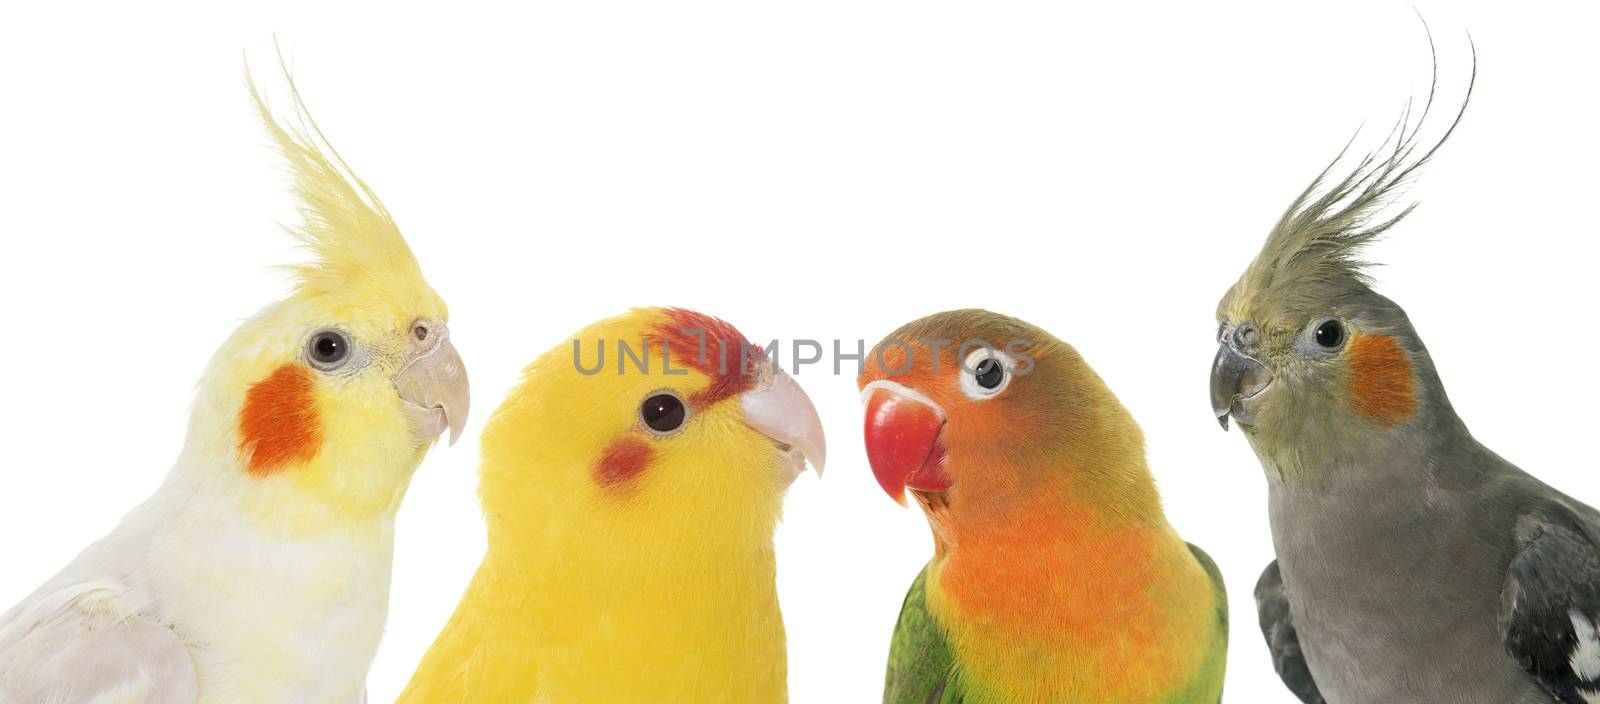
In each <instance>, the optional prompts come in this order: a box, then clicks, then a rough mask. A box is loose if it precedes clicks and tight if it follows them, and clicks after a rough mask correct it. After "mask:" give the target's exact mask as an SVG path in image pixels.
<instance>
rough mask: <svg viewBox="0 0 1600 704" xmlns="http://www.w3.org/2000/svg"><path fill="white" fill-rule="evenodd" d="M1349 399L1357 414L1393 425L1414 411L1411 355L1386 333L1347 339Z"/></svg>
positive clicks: (1415, 401)
mask: <svg viewBox="0 0 1600 704" xmlns="http://www.w3.org/2000/svg"><path fill="white" fill-rule="evenodd" d="M1349 354H1350V380H1349V384H1350V402H1351V404H1352V405H1353V406H1355V410H1356V412H1357V413H1360V414H1361V415H1364V416H1367V417H1368V418H1372V419H1373V420H1376V421H1378V422H1380V423H1383V424H1385V425H1394V424H1396V423H1399V422H1400V421H1403V420H1405V419H1406V418H1408V417H1410V416H1411V413H1412V412H1413V411H1415V410H1417V396H1416V377H1415V376H1414V375H1413V374H1412V372H1411V357H1410V355H1408V354H1406V351H1405V349H1404V348H1402V347H1400V343H1399V342H1397V341H1395V339H1394V338H1393V337H1389V336H1387V335H1356V336H1354V337H1352V338H1350V348H1349Z"/></svg>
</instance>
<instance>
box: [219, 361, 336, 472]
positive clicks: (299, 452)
mask: <svg viewBox="0 0 1600 704" xmlns="http://www.w3.org/2000/svg"><path fill="white" fill-rule="evenodd" d="M315 381H316V380H315V379H314V378H312V376H311V371H310V370H309V369H306V368H305V367H303V366H300V365H299V364H285V365H283V366H281V367H278V368H277V370H275V371H273V372H272V374H271V375H269V376H268V377H267V378H265V379H262V380H261V381H258V382H256V383H255V384H252V385H251V386H250V389H249V390H248V391H246V392H245V396H244V408H242V409H240V411H239V451H240V452H241V453H243V454H244V455H246V456H248V457H249V460H248V464H247V465H246V468H247V469H248V470H249V472H250V474H252V475H254V476H257V477H264V476H267V475H269V474H272V473H273V472H276V471H278V470H280V469H282V468H284V467H286V466H288V465H289V464H291V463H293V462H305V461H308V460H310V459H312V458H313V457H316V456H317V450H318V449H320V448H321V447H322V422H321V420H320V419H319V418H318V416H317V404H316V394H315V390H316V386H315Z"/></svg>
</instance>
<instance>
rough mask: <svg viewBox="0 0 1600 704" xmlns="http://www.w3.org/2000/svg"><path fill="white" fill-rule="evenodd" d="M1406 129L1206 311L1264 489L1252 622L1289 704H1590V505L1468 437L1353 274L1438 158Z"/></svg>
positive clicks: (1275, 241)
mask: <svg viewBox="0 0 1600 704" xmlns="http://www.w3.org/2000/svg"><path fill="white" fill-rule="evenodd" d="M1469 95H1470V90H1469ZM1463 109H1464V105H1463ZM1423 115H1424V116H1426V111H1424V113H1423ZM1459 119H1460V114H1459V113H1458V114H1457V116H1456V120H1457V121H1459ZM1408 124H1409V121H1408V120H1404V119H1403V120H1402V121H1401V125H1400V127H1398V128H1397V129H1396V132H1395V134H1394V135H1393V136H1392V138H1391V139H1392V141H1391V142H1387V143H1386V144H1385V145H1384V146H1382V147H1380V149H1379V153H1377V154H1375V155H1373V156H1369V157H1367V158H1366V159H1364V160H1362V161H1361V162H1360V163H1359V165H1358V166H1357V167H1356V168H1355V170H1354V172H1353V173H1351V174H1350V175H1349V176H1346V177H1344V178H1342V179H1338V180H1334V179H1333V178H1329V177H1328V175H1329V173H1330V170H1331V169H1332V168H1333V167H1332V166H1330V167H1329V169H1330V170H1325V171H1324V172H1323V174H1322V175H1321V176H1319V177H1318V178H1317V179H1316V180H1315V181H1314V182H1313V183H1312V184H1311V187H1309V188H1308V189H1307V190H1306V191H1305V193H1303V194H1302V195H1301V196H1300V197H1299V198H1298V199H1297V200H1296V201H1295V202H1294V204H1293V205H1292V206H1291V207H1290V208H1289V210H1288V211H1287V213H1286V214H1285V215H1284V216H1283V219H1282V220H1281V221H1280V222H1279V223H1278V225H1277V227H1276V228H1274V229H1273V231H1272V233H1271V235H1270V236H1269V237H1268V239H1267V243H1266V245H1265V247H1263V249H1262V251H1261V254H1260V255H1259V256H1257V257H1256V259H1255V261H1254V262H1253V263H1252V264H1251V265H1250V267H1249V268H1248V269H1247V270H1246V271H1245V273H1244V275H1243V276H1242V277H1240V279H1239V281H1238V282H1237V283H1235V284H1234V285H1233V287H1232V288H1231V289H1229V291H1228V292H1227V295H1225V296H1224V297H1223V299H1222V302H1221V304H1220V305H1219V306H1218V309H1217V314H1218V318H1219V320H1220V322H1221V328H1220V330H1219V350H1218V352H1217V356H1216V360H1215V364H1214V366H1213V369H1212V376H1211V400H1212V406H1213V410H1214V411H1215V413H1216V416H1217V419H1218V420H1219V421H1221V423H1222V425H1223V427H1224V428H1226V427H1228V421H1229V418H1230V417H1231V418H1232V419H1233V420H1234V421H1235V422H1236V423H1237V424H1238V426H1239V427H1240V429H1241V430H1243V432H1244V434H1245V436H1246V437H1247V438H1248V439H1249V441H1250V445H1251V447H1252V448H1254V450H1255V452H1256V455H1257V456H1258V457H1259V458H1260V460H1261V464H1262V467H1263V468H1264V469H1265V470H1266V475H1267V479H1268V484H1269V502H1270V515H1271V524H1272V538H1273V543H1274V546H1275V547H1276V550H1277V557H1278V559H1277V561H1276V562H1274V563H1272V564H1271V565H1268V567H1267V569H1266V572H1265V573H1264V574H1263V575H1262V577H1261V580H1260V582H1259V583H1258V584H1257V586H1256V599H1257V603H1258V605H1259V609H1260V619H1261V626H1262V630H1263V632H1264V634H1265V635H1266V637H1267V643H1268V646H1269V648H1270V649H1271V651H1272V657H1273V661H1274V665H1275V666H1276V667H1277V669H1278V672H1279V674H1280V675H1281V676H1282V678H1283V680H1284V683H1285V684H1287V685H1288V686H1289V688H1290V689H1291V690H1292V691H1293V692H1294V693H1295V694H1296V695H1297V696H1299V697H1300V699H1301V700H1303V701H1306V702H1321V701H1328V702H1406V703H1408V704H1409V703H1416V702H1449V703H1450V704H1470V703H1474V702H1481V703H1484V704H1490V703H1492V704H1506V703H1507V702H1552V701H1555V702H1573V703H1578V704H1582V703H1585V702H1589V703H1592V702H1600V638H1597V636H1596V632H1595V624H1596V623H1597V622H1600V513H1597V512H1596V511H1595V510H1594V509H1591V508H1590V507H1588V506H1586V505H1584V504H1582V503H1579V502H1578V501H1575V500H1573V499H1571V498H1569V497H1567V496H1566V495H1564V494H1562V493H1561V492H1559V491H1557V490H1555V489H1553V488H1551V487H1549V486H1547V485H1545V484H1543V483H1541V482H1540V481H1539V480H1538V479H1535V478H1533V477H1532V476H1530V475H1528V474H1526V473H1524V472H1523V471H1522V470H1520V469H1518V468H1517V467H1516V466H1514V465H1512V464H1511V463H1510V462H1507V461H1506V460H1504V459H1501V458H1500V457H1499V456H1498V455H1496V454H1495V453H1494V452H1492V451H1490V450H1489V449H1488V448H1486V447H1484V446H1483V445H1481V444H1479V443H1478V442H1477V441H1476V440H1474V439H1473V437H1472V434H1471V433H1469V432H1468V431H1467V427H1466V425H1465V424H1464V423H1463V422H1462V420H1461V419H1460V418H1459V417H1457V415H1456V413H1455V411H1454V409H1452V408H1451V405H1450V400H1449V398H1447V397H1446V395H1445V391H1444V387H1443V385H1442V384H1441V383H1440V381H1439V377H1438V375H1437V373H1436V372H1435V370H1434V366H1433V362H1432V360H1431V359H1430V358H1429V356H1428V351H1427V348H1425V347H1424V346H1423V344H1422V339H1421V337H1419V336H1418V334H1417V332H1416V330H1415V329H1413V328H1412V325H1411V322H1410V321H1409V320H1408V319H1407V317H1406V314H1405V311H1404V310H1402V309H1401V308H1400V306H1398V305H1396V304H1395V303H1394V302H1392V301H1390V300H1389V299H1387V298H1385V297H1383V296H1381V295H1379V294H1378V293H1376V292H1374V291H1373V290H1372V288H1371V282H1370V281H1369V280H1368V279H1367V278H1366V277H1365V276H1364V275H1363V274H1362V263H1361V262H1360V261H1359V259H1358V255H1359V250H1360V249H1361V248H1362V247H1363V246H1364V245H1366V244H1368V243H1369V242H1371V241H1372V239H1373V238H1374V237H1376V236H1378V235H1379V234H1380V233H1382V232H1384V231H1385V230H1387V229H1388V228H1390V227H1391V226H1393V225H1394V224H1395V223H1397V222H1398V221H1399V220H1400V219H1401V218H1402V217H1404V215H1405V214H1406V213H1407V212H1409V210H1410V208H1409V207H1407V208H1405V209H1403V210H1401V211H1400V212H1399V215H1398V216H1392V217H1387V216H1385V215H1384V211H1385V209H1386V206H1387V205H1388V204H1389V203H1390V201H1391V200H1392V199H1393V198H1394V197H1395V196H1396V195H1398V192H1399V190H1400V189H1401V188H1402V187H1403V186H1404V184H1405V183H1406V181H1407V180H1408V179H1409V178H1410V177H1411V176H1412V175H1413V174H1414V173H1415V170H1416V168H1417V167H1418V166H1420V165H1421V164H1423V163H1425V162H1426V161H1427V160H1428V158H1429V157H1430V156H1432V154H1433V150H1435V149H1437V148H1438V144H1437V143H1435V144H1434V145H1433V146H1432V147H1431V148H1430V147H1428V146H1427V145H1425V144H1422V143H1421V142H1420V140H1418V138H1417V132H1418V128H1410V127H1408ZM1419 126H1420V123H1419ZM1451 129H1454V126H1453V124H1452V127H1451ZM1445 136H1446V137H1448V136H1449V135H1448V132H1446V134H1445ZM1442 142H1443V139H1441V140H1440V143H1442ZM1340 161H1341V160H1335V163H1336V164H1337V163H1339V162H1340Z"/></svg>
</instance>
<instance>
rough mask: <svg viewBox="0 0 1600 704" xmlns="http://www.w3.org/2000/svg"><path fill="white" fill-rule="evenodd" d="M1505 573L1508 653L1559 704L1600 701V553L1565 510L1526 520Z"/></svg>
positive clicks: (1548, 509) (1504, 626)
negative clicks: (1598, 631)
mask: <svg viewBox="0 0 1600 704" xmlns="http://www.w3.org/2000/svg"><path fill="white" fill-rule="evenodd" d="M1517 543H1518V546H1519V547H1520V550H1519V551H1518V552H1517V555H1516V557H1515V558H1513V559H1512V561H1511V564H1510V566H1509V567H1508V568H1507V571H1506V581H1505V586H1504V588H1503V590H1502V593H1501V608H1500V626H1501V629H1502V634H1503V635H1504V637H1505V646H1506V652H1508V653H1509V654H1510V655H1511V657H1512V658H1513V659H1514V660H1516V662H1517V664H1518V665H1519V666H1521V667H1522V669H1523V671H1525V672H1527V673H1528V675H1529V676H1531V677H1532V678H1533V679H1534V680H1536V681H1538V682H1539V684H1541V685H1542V686H1543V687H1544V688H1545V690H1546V691H1548V692H1549V693H1550V695H1551V696H1553V697H1555V699H1556V701H1558V702H1563V703H1564V704H1566V703H1570V704H1589V703H1591V702H1594V701H1597V700H1600V636H1597V635H1596V624H1597V623H1600V548H1597V547H1596V542H1595V540H1594V537H1593V535H1592V532H1591V531H1590V530H1589V529H1588V528H1587V527H1586V526H1585V525H1584V524H1583V523H1582V522H1580V520H1579V519H1578V518H1577V517H1576V516H1575V515H1573V513H1572V512H1571V511H1569V510H1567V509H1566V508H1564V507H1546V508H1543V509H1540V510H1538V511H1535V512H1530V513H1528V514H1526V515H1524V516H1523V517H1522V518H1521V520H1519V521H1518V525H1517Z"/></svg>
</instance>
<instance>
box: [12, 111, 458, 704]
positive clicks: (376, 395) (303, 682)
mask: <svg viewBox="0 0 1600 704" xmlns="http://www.w3.org/2000/svg"><path fill="white" fill-rule="evenodd" d="M289 86H290V91H291V92H292V93H293V94H294V100H293V102H294V121H293V122H290V123H280V122H278V121H277V120H276V119H274V117H273V116H272V114H271V113H270V112H269V111H268V108H267V105H266V103H265V102H264V101H263V100H262V99H261V97H260V95H259V93H257V92H256V90H255V86H254V85H253V84H252V85H251V86H250V92H251V96H252V97H253V98H254V100H255V107H256V109H257V110H258V111H259V112H260V115H261V119H262V122H263V123H264V124H265V125H266V130H267V133H268V134H269V135H270V137H271V139H272V141H273V143H274V144H275V145H276V147H277V149H278V151H279V152H281V153H282V155H283V157H284V159H286V160H287V162H288V166H289V169H290V171H291V172H292V174H293V183H294V192H295V193H296V194H297V195H298V196H299V199H300V210H301V213H302V214H303V216H304V217H303V221H302V222H301V223H299V225H298V227H294V228H291V231H292V232H293V233H294V234H295V235H296V236H297V237H298V239H299V241H300V242H301V243H302V244H303V245H304V246H305V247H306V248H307V249H309V250H310V252H311V254H312V255H313V256H312V258H311V259H310V261H307V262H304V263H301V264H299V265H296V266H294V267H293V273H294V279H295V283H294V287H293V291H292V292H291V293H290V295H289V296H288V297H287V298H285V299H283V300H281V301H278V302H276V303H272V304H270V305H268V306H267V307H266V308H264V309H262V310H261V311H260V312H258V313H256V314H255V315H254V316H253V317H251V318H250V319H248V320H246V321H245V322H244V323H242V324H241V325H240V326H239V327H238V328H237V329H236V330H234V332H233V333H232V334H231V335H230V336H229V337H228V338H227V340H226V341H224V342H223V343H222V346H221V347H220V348H219V349H218V350H217V351H216V353H215V355H214V356H213V357H212V358H211V361H210V364H209V365H208V367H207V368H206V370H205V373H204V376H202V377H201V379H200V383H199V386H198V388H197V390H196V394H195V400H194V405H193V407H192V409H191V412H190V414H189V424H188V426H189V427H188V435H187V437H186V439H185V441H184V444H183V449H182V451H181V453H180V454H179V456H178V459H177V461H176V462H175V463H174V464H173V466H172V468H171V470H170V472H169V473H168V474H167V477H166V479H165V481H163V482H162V484H161V485H160V487H159V488H157V489H156V491H155V493H154V494H152V495H151V496H150V497H149V498H148V499H146V500H145V501H144V502H143V503H142V504H139V505H138V507H137V508H134V509H133V511H132V512H130V513H129V514H127V516H126V517H124V518H123V520H122V521H121V523H120V524H118V525H117V526H116V528H115V529H113V530H112V531H111V532H110V533H109V534H108V535H106V536H105V537H103V538H101V539H100V540H99V541H98V542H95V543H94V544H92V545H90V546H89V547H88V548H87V549H85V550H84V551H83V552H82V553H81V554H79V555H78V556H77V557H76V558H75V559H73V560H72V561H71V562H70V563H68V564H67V566H66V567H65V568H64V569H62V570H61V571H60V572H59V573H57V574H56V575H55V576H53V577H51V578H50V579H49V580H48V581H46V582H45V583H44V584H43V585H42V586H40V587H39V588H38V590H37V591H35V592H33V593H32V594H30V595H29V596H27V597H26V598H24V599H23V600H22V601H21V602H20V603H18V604H17V605H16V606H14V607H13V608H11V609H10V610H9V611H7V612H6V613H5V614H4V615H3V616H0V701H3V702H18V703H21V702H50V703H57V702H61V703H66V702H96V703H99V704H138V703H146V704H155V703H157V702H160V703H163V704H173V703H180V702H181V703H189V702H215V703H226V704H236V703H240V702H318V703H320V702H337V703H339V704H359V703H360V702H362V701H363V700H364V698H365V679H366V674H367V669H368V667H369V666H370V664H371V662H372V658H373V656H374V655H375V653H376V651H377V648H378V641H379V638H380V637H381V636H382V634H383V625H384V620H385V616H386V612H387V609H388V593H389V577H390V563H391V561H392V553H393V541H394V522H395V511H396V510H397V509H398V507H399V505H400V501H401V498H402V497H403V496H404V494H405V491H406V485H407V483H408V482H409V481H410V478H411V475H412V473H413V472H414V471H415V470H416V469H417V467H418V466H419V464H420V463H421V462H422V459H423V456H424V455H425V454H426V453H427V451H428V449H429V448H430V447H431V446H432V445H433V444H434V442H435V440H436V438H437V437H438V436H439V435H440V434H442V433H444V432H446V431H449V433H450V437H451V438H452V439H454V438H455V437H456V435H457V434H459V433H460V432H461V429H462V426H463V424H464V423H465V422H466V419H467V411H468V401H469V391H468V383H467V376H466V369H465V368H464V367H463V365H462V362H461V358H460V356H459V355H458V354H457V352H456V350H455V348H454V346H452V345H451V343H450V332H449V329H448V328H447V327H446V324H447V321H448V313H447V311H446V309H445V303H444V300H443V299H441V298H440V297H439V294H438V293H436V292H434V290H433V289H432V288H431V287H429V286H428V283H427V281H425V280H424V279H423V277H422V271H421V269H420V268H419V267H418V264H417V261H416V259H415V258H414V257H413V256H412V254H411V251H410V249H409V248H408V247H407V245H406V242H405V240H404V239H402V238H401V235H400V231H399V230H398V229H397V228H396V226H395V223H394V221H393V219H392V218H391V217H390V216H389V213H388V211H386V210H385V209H384V207H383V205H382V203H380V202H379V201H378V199H377V197H376V196H375V195H373V193H372V191H371V190H369V189H368V188H367V187H366V185H364V184H363V183H362V182H361V181H360V180H359V179H357V178H356V177H355V175H354V174H352V173H351V172H350V170H349V167H348V166H346V165H345V163H344V162H343V161H342V160H341V159H340V158H339V157H338V155H337V154H336V153H335V152H334V151H333V149H332V148H331V147H330V146H328V145H327V143H326V141H325V140H323V138H322V136H321V133H320V132H319V131H318V130H317V129H316V125H315V123H314V122H312V120H311V118H310V116H309V114H308V113H307V112H306V110H305V105H304V104H303V103H302V102H301V100H300V97H299V95H298V91H295V90H294V86H293V82H292V81H291V82H290V84H289ZM68 452H69V453H70V451H68ZM130 460H131V461H134V462H142V461H146V460H141V459H140V458H130ZM108 471H114V470H112V469H110V468H108ZM115 471H120V470H115Z"/></svg>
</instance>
